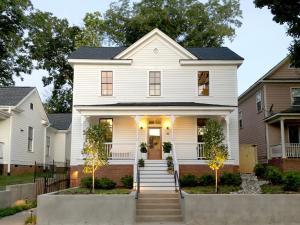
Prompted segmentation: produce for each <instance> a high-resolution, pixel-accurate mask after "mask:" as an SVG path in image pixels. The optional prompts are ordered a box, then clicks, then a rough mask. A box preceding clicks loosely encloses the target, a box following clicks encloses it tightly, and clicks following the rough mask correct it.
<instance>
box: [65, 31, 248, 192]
mask: <svg viewBox="0 0 300 225" xmlns="http://www.w3.org/2000/svg"><path fill="white" fill-rule="evenodd" d="M69 62H70V64H71V65H72V66H73V68H74V89H73V118H72V145H71V179H72V181H73V183H72V185H73V186H74V185H78V181H79V180H80V178H81V176H83V173H82V171H83V162H84V161H83V156H82V154H81V151H82V148H83V145H84V141H85V137H84V131H85V130H86V129H87V128H88V127H89V126H90V125H91V124H97V123H101V122H106V123H108V124H109V125H110V128H111V132H112V133H111V136H110V137H109V138H108V140H107V143H106V144H105V147H106V149H107V151H108V153H109V158H110V160H109V166H107V167H105V168H103V169H101V170H100V174H98V175H99V176H106V177H110V178H112V179H114V180H115V181H117V182H119V179H120V177H122V176H124V175H128V174H129V175H133V176H134V179H135V181H136V171H137V170H136V169H137V161H138V159H140V158H141V153H140V151H139V145H140V143H142V142H146V143H147V144H148V146H149V147H148V154H147V156H146V157H147V158H148V160H147V163H146V166H147V165H151V163H155V162H157V163H159V165H161V166H162V167H159V168H157V169H156V170H153V171H149V174H150V175H151V173H152V172H153V177H152V178H153V179H154V180H155V179H156V175H158V173H156V172H155V171H157V170H160V169H162V168H163V166H164V165H165V161H161V160H162V158H163V153H162V144H163V142H172V143H173V151H172V152H173V159H174V163H175V169H176V170H177V171H178V170H179V172H180V174H181V175H182V174H186V173H195V174H201V173H206V172H208V171H209V169H208V166H207V164H206V161H205V160H203V142H202V141H203V140H202V138H203V136H202V135H203V127H204V126H205V121H206V120H207V119H208V118H215V119H217V120H219V121H220V122H221V123H222V124H223V126H224V133H225V137H226V144H228V148H229V153H230V159H229V160H228V161H227V162H226V166H225V169H226V170H228V171H236V170H237V169H238V166H239V143H238V108H237V103H238V96H237V69H238V67H239V66H240V65H241V64H242V62H243V58H241V57H240V56H238V55H237V54H236V53H234V52H232V51H231V50H230V49H228V48H225V47H222V48H184V47H182V46H180V45H179V44H178V43H176V42H175V41H174V40H172V39H171V38H170V37H168V36H167V35H166V34H164V33H163V32H161V31H160V30H158V29H154V30H153V31H151V32H150V33H148V34H147V35H145V36H144V37H143V38H141V39H140V40H138V41H137V42H135V43H134V44H133V45H131V46H129V47H128V48H124V47H100V48H85V47H83V48H79V49H78V50H77V51H75V52H73V53H72V54H71V56H70V57H69ZM159 165H158V166H159ZM145 169H146V168H145ZM148 169H149V170H151V168H148ZM162 170H165V171H164V172H166V169H162ZM165 177H167V174H166V175H165ZM160 178H162V177H160ZM153 179H152V181H151V180H148V181H149V183H148V185H150V186H151V185H155V184H154V183H153ZM170 179H172V177H171V178H170ZM173 180H174V178H173ZM160 181H162V182H163V179H161V180H160ZM151 182H152V183H151ZM144 185H147V184H144ZM159 185H160V184H159ZM165 185H167V184H165ZM173 188H174V187H173Z"/></svg>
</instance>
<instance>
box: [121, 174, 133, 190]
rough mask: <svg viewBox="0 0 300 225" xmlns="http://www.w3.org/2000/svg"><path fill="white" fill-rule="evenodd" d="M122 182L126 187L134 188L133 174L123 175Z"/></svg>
mask: <svg viewBox="0 0 300 225" xmlns="http://www.w3.org/2000/svg"><path fill="white" fill-rule="evenodd" d="M121 182H122V184H123V186H124V187H126V188H128V189H132V188H133V177H132V176H129V175H126V176H124V177H122V178H121Z"/></svg>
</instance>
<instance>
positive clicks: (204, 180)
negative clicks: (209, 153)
mask: <svg viewBox="0 0 300 225" xmlns="http://www.w3.org/2000/svg"><path fill="white" fill-rule="evenodd" d="M198 184H199V185H200V186H210V185H214V184H215V177H214V176H213V175H211V174H207V175H203V176H201V177H199V178H198Z"/></svg>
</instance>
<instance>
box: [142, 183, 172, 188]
mask: <svg viewBox="0 0 300 225" xmlns="http://www.w3.org/2000/svg"><path fill="white" fill-rule="evenodd" d="M140 187H173V188H175V183H174V182H165V183H164V182H156V183H154V182H141V183H140Z"/></svg>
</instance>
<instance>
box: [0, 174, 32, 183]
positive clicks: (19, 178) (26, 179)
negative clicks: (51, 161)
mask: <svg viewBox="0 0 300 225" xmlns="http://www.w3.org/2000/svg"><path fill="white" fill-rule="evenodd" d="M32 182H33V174H32V173H31V174H22V175H11V176H0V186H6V185H13V184H25V183H32Z"/></svg>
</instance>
